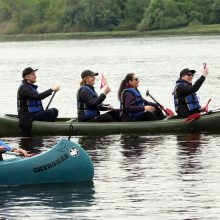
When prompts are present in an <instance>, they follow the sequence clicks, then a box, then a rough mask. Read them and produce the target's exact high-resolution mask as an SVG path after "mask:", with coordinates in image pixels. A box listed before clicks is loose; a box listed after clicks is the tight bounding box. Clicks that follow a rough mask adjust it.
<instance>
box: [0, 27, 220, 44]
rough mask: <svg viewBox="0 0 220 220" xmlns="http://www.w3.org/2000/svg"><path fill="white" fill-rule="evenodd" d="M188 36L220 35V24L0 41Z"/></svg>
mask: <svg viewBox="0 0 220 220" xmlns="http://www.w3.org/2000/svg"><path fill="white" fill-rule="evenodd" d="M181 35H182V36H186V35H220V24H215V25H194V26H188V27H184V28H178V29H170V30H158V31H145V32H138V31H103V32H72V33H46V34H10V35H9V34H8V35H5V34H1V35H0V42H10V41H44V40H67V39H102V38H103V39H104V38H129V37H153V36H158V37H160V36H181Z"/></svg>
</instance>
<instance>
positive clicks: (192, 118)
mask: <svg viewBox="0 0 220 220" xmlns="http://www.w3.org/2000/svg"><path fill="white" fill-rule="evenodd" d="M200 117H201V114H200V113H195V114H193V115H190V116H189V117H188V118H186V119H185V120H184V121H183V122H188V121H192V120H195V119H199V118H200Z"/></svg>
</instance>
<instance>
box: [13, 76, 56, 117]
mask: <svg viewBox="0 0 220 220" xmlns="http://www.w3.org/2000/svg"><path fill="white" fill-rule="evenodd" d="M30 87H33V88H34V90H35V91H34V90H33V89H31V88H30ZM52 92H53V90H52V89H48V90H46V91H45V92H42V93H38V92H37V86H35V85H33V84H30V83H28V82H26V81H25V80H23V81H22V85H21V86H20V87H19V89H18V94H17V100H18V102H20V107H19V108H18V115H19V116H21V115H27V114H30V112H29V109H28V105H27V101H28V100H43V99H45V98H47V97H48V96H50V95H51V94H52Z"/></svg>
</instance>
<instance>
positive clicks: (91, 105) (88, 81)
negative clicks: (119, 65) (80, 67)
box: [77, 70, 119, 122]
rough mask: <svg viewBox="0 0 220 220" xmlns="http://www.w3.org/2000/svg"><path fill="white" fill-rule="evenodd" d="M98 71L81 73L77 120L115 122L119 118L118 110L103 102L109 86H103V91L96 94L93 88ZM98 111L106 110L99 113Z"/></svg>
mask: <svg viewBox="0 0 220 220" xmlns="http://www.w3.org/2000/svg"><path fill="white" fill-rule="evenodd" d="M97 75H98V73H94V72H93V71H91V70H85V71H83V72H82V74H81V78H82V81H81V83H80V88H79V90H78V92H77V109H78V121H79V122H115V121H117V119H119V112H118V111H117V110H113V109H112V107H111V106H110V105H106V104H103V101H104V100H105V99H106V96H107V95H108V93H109V92H110V88H109V87H108V86H105V87H104V88H103V93H101V94H100V95H98V94H97V93H96V91H95V89H94V84H95V77H96V76H97ZM100 111H108V112H106V113H104V114H100Z"/></svg>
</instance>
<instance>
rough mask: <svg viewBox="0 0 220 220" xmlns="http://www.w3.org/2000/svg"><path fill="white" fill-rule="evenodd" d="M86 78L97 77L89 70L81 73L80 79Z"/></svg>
mask: <svg viewBox="0 0 220 220" xmlns="http://www.w3.org/2000/svg"><path fill="white" fill-rule="evenodd" d="M86 76H98V73H94V72H93V71H91V70H84V71H83V72H82V73H81V77H82V79H84V78H85V77H86Z"/></svg>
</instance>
